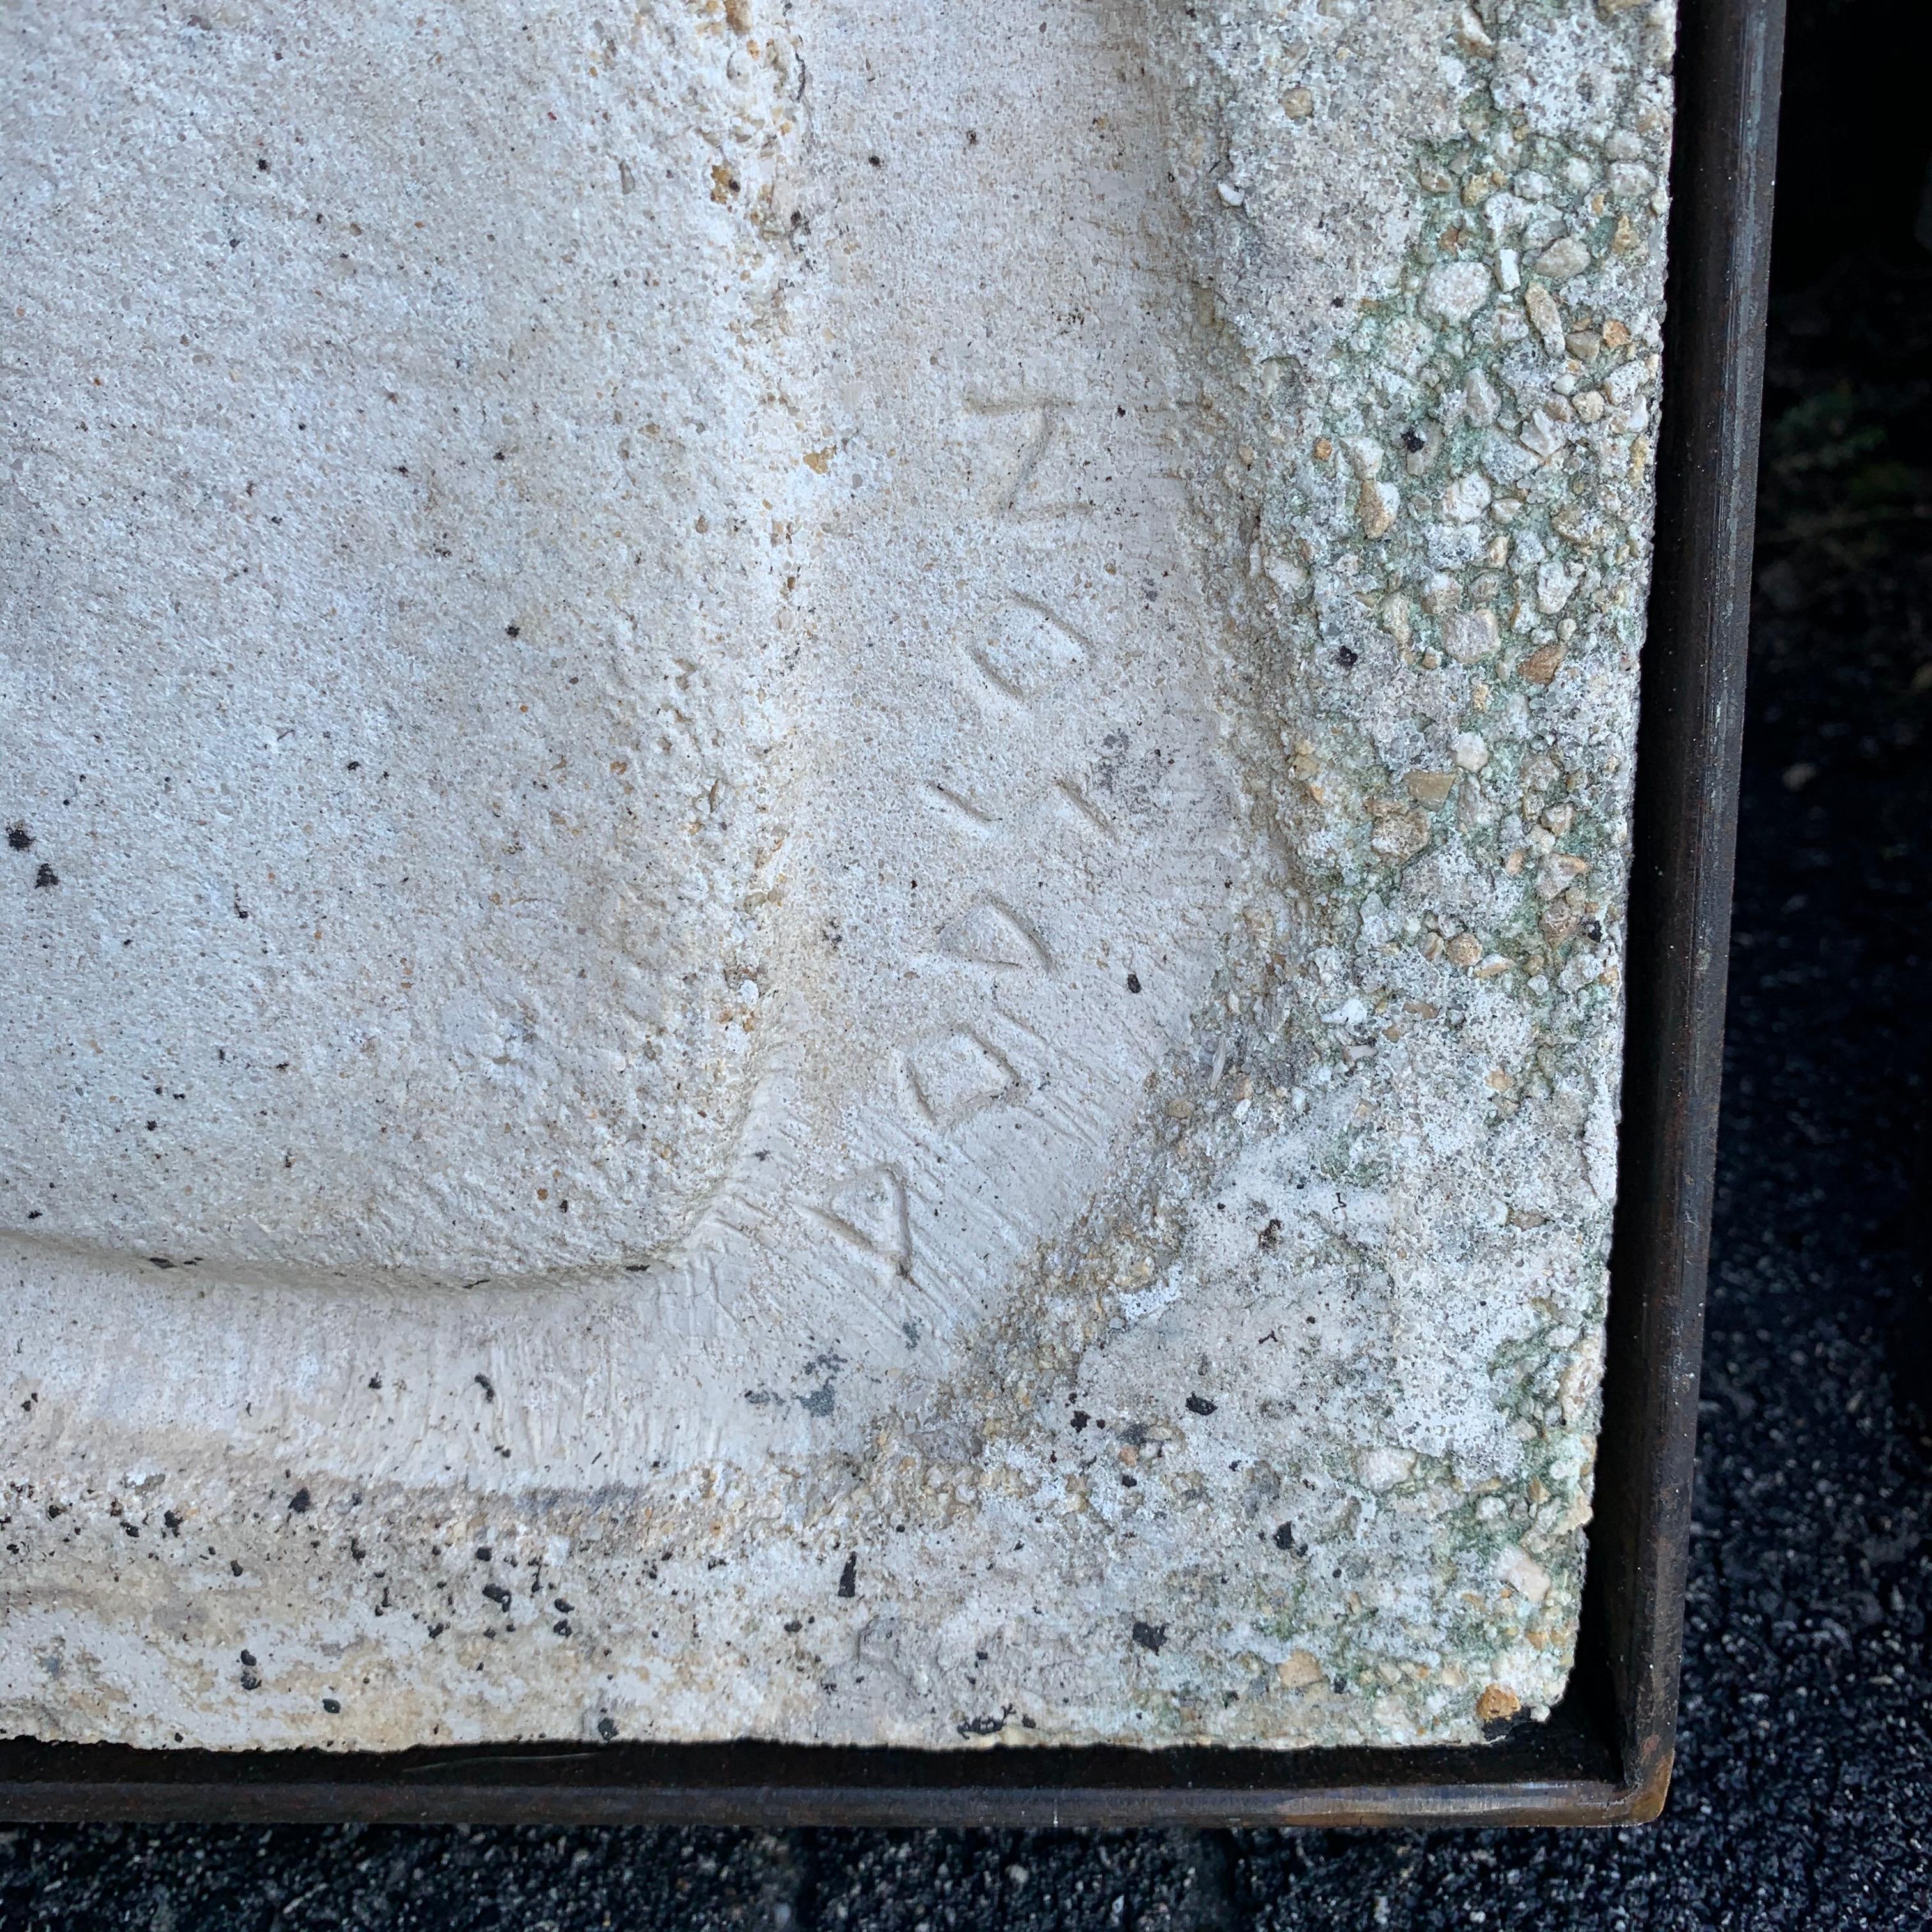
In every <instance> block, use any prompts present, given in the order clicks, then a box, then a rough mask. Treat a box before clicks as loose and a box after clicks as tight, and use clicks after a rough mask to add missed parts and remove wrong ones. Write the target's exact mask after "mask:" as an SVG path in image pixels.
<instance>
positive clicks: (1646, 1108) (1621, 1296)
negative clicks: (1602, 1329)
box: [1589, 0, 1784, 1816]
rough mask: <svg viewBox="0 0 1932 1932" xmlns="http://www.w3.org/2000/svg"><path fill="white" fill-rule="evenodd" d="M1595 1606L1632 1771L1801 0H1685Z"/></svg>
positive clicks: (1685, 1512)
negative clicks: (1790, 66) (1783, 140)
mask: <svg viewBox="0 0 1932 1932" xmlns="http://www.w3.org/2000/svg"><path fill="white" fill-rule="evenodd" d="M1681 26H1682V38H1681V40H1680V44H1679V68H1678V78H1679V110H1678V136H1677V148H1676V160H1675V162H1674V164H1673V178H1672V189H1673V218H1672V223H1671V230H1670V283H1669V288H1668V297H1667V305H1666V311H1665V312H1666V318H1667V320H1666V323H1665V343H1664V358H1665V369H1664V416H1663V421H1662V423H1661V429H1660V435H1659V447H1658V505H1657V517H1658V523H1657V527H1658V537H1659V541H1658V545H1657V547H1656V553H1655V555H1656V568H1655V574H1654V577H1653V583H1652V598H1651V604H1650V610H1649V627H1648V632H1647V637H1646V646H1645V653H1646V655H1645V664H1644V676H1643V694H1642V700H1641V713H1640V721H1639V725H1638V737H1637V798H1636V803H1635V811H1634V852H1635V855H1636V865H1635V868H1634V871H1633V874H1632V879H1631V905H1630V950H1629V954H1628V962H1627V975H1628V980H1627V983H1628V988H1629V1004H1628V1031H1627V1034H1626V1043H1625V1076H1624V1100H1625V1127H1624V1131H1623V1135H1622V1147H1621V1148H1620V1159H1621V1161H1622V1178H1621V1184H1620V1192H1619V1211H1618V1217H1617V1228H1616V1238H1615V1241H1614V1244H1613V1252H1612V1261H1611V1272H1612V1279H1613V1283H1614V1284H1615V1286H1614V1289H1613V1294H1612V1297H1611V1302H1610V1321H1609V1332H1608V1335H1607V1358H1606V1367H1605V1378H1604V1394H1605V1415H1606V1418H1607V1419H1608V1418H1610V1417H1611V1416H1613V1415H1614V1416H1616V1417H1617V1418H1619V1426H1618V1427H1616V1428H1615V1429H1608V1428H1607V1429H1606V1430H1605V1431H1604V1434H1603V1436H1602V1439H1601V1452H1600V1461H1599V1467H1598V1487H1597V1498H1598V1514H1597V1523H1596V1526H1595V1528H1594V1529H1593V1530H1592V1547H1591V1559H1592V1563H1591V1569H1592V1574H1591V1576H1590V1579H1589V1585H1590V1589H1591V1592H1592V1598H1593V1599H1594V1601H1593V1603H1592V1606H1591V1609H1590V1612H1589V1614H1590V1615H1591V1616H1592V1620H1593V1621H1594V1622H1595V1623H1596V1625H1597V1626H1598V1628H1599V1629H1600V1631H1601V1633H1602V1634H1603V1637H1604V1643H1605V1646H1606V1649H1607V1662H1608V1665H1609V1668H1610V1674H1611V1678H1612V1681H1613V1685H1614V1686H1615V1690H1616V1704H1617V1710H1618V1718H1619V1732H1620V1736H1619V1745H1620V1748H1621V1751H1622V1757H1623V1760H1624V1763H1625V1781H1626V1783H1627V1784H1628V1785H1629V1786H1630V1787H1631V1788H1632V1790H1634V1791H1640V1792H1643V1793H1646V1798H1645V1799H1644V1805H1645V1808H1646V1809H1647V1811H1648V1815H1650V1816H1655V1814H1656V1811H1658V1810H1659V1809H1661V1807H1662V1804H1663V1802H1664V1793H1665V1791H1666V1790H1667V1786H1668V1783H1669V1778H1670V1765H1671V1761H1672V1759H1673V1755H1674V1752H1675V1748H1676V1723H1677V1685H1678V1675H1679V1664H1680V1662H1681V1658H1682V1647H1683V1603H1684V1589H1685V1575H1686V1569H1687V1565H1688V1551H1689V1543H1690V1526H1691V1502H1692V1490H1693V1483H1694V1474H1695V1463H1696V1451H1697V1389H1698V1380H1699V1373H1700V1364H1701V1358H1702V1354H1703V1319H1704V1295H1705V1282H1706V1273H1707V1269H1708V1265H1709V1256H1710V1240H1711V1208H1712V1190H1713V1184H1714V1180H1715V1168H1716V1155H1717V1140H1718V1107H1719V1101H1720V1097H1721V1087H1722V1080H1723V1061H1724V1004H1725V994H1726V981H1727V962H1728V955H1729V950H1730V905H1731V891H1732V880H1733V862H1734V859H1735V854H1736V834H1737V814H1738V783H1739V757H1740V751H1741V748H1742V739H1743V726H1744V699H1745V665H1746V658H1747V652H1748V643H1749V625H1750V590H1751V539H1752V535H1753V530H1754V520H1755V518H1754V509H1755V502H1756V492H1757V444H1758V431H1759V419H1760V410H1761V404H1762V394H1763V372H1764V331H1765V320H1766V302H1767V299H1768V293H1769V281H1770V264H1771V233H1772V189H1773V185H1774V177H1775V160H1776V142H1777V133H1778V83H1779V80H1780V77H1781V68H1782V56H1783V48H1784V0H1685V4H1684V5H1683V7H1682V14H1681Z"/></svg>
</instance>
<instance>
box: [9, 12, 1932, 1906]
mask: <svg viewBox="0 0 1932 1932" xmlns="http://www.w3.org/2000/svg"><path fill="white" fill-rule="evenodd" d="M1928 40H1932V9H1928V8H1927V7H1925V6H1924V4H1923V0H1802V4H1799V5H1798V6H1797V7H1796V13H1795V16H1794V20H1793V46H1792V56H1793V58H1792V61H1791V65H1790V82H1789V83H1788V85H1787V103H1786V124H1785V141H1784V165H1783V170H1782V172H1783V181H1782V184H1781V195H1782V199H1781V216H1780V222H1781V226H1780V233H1779V250H1780V279H1781V283H1782V284H1784V285H1785V293H1783V294H1781V296H1780V298H1779V300H1778V305H1777V313H1776V317H1775V326H1774V332H1773V341H1772V380H1771V390H1770V394H1769V398H1768V404H1767V412H1766V466H1765V491H1764V501H1763V513H1762V525H1761V542H1760V570H1759V583H1760V600H1759V613H1758V625H1757V636H1756V640H1755V645H1754V652H1755V658H1754V684H1753V690H1752V700H1751V718H1750V728H1749V735H1748V741H1747V748H1746V767H1747V769H1746V775H1745V821H1744V834H1743V843H1742V850H1741V855H1740V870H1739V897H1738V907H1737V934H1736V950H1735V952H1734V954H1733V965H1732V989H1733V994H1732V1000H1733V1004H1732V1024H1731V1037H1730V1084H1729V1088H1728V1091H1727V1098H1726V1117H1725V1127H1724V1143H1723V1148H1722V1153H1721V1175H1720V1200H1719V1225H1718V1241H1717V1249H1716V1259H1715V1267H1714V1270H1713V1274H1712V1298H1711V1309H1710V1319H1709V1345H1708V1349H1707V1352H1706V1369H1705V1396H1706V1400H1705V1402H1704V1404H1703V1442H1702V1447H1701V1450H1700V1479H1699V1493H1698V1502H1697V1533H1696V1541H1695V1544H1694V1552H1693V1559H1692V1565H1691V1596H1690V1604H1689V1615H1688V1628H1687V1631H1686V1642H1687V1651H1686V1657H1685V1700H1684V1736H1683V1741H1682V1752H1681V1754H1680V1757H1679V1773H1678V1778H1677V1782H1676V1788H1675V1790H1673V1793H1672V1796H1671V1801H1670V1809H1669V1811H1668V1812H1667V1814H1666V1816H1665V1817H1664V1820H1663V1821H1662V1822H1661V1823H1659V1824H1658V1825H1656V1826H1652V1827H1649V1828H1648V1829H1638V1830H1631V1831H1621V1832H1604V1833H1582V1832H1571V1833H1558V1832H1520V1833H1514V1834H1505V1833H1499V1832H1433V1833H1427V1834H1394V1833H1381V1834H1377V1833H1349V1832H1316V1833H1298V1834H1290V1833H1259V1832H1256V1833H1236V1834H1221V1833H1215V1834H1208V1835H1192V1834H1184V1833H1164V1832H1145V1833H1135V1834H1123V1835H1088V1836H1080V1835H1070V1834H1061V1835H1028V1834H1020V1833H998V1832H794V1833H787V1834H782V1835H765V1834H760V1833H756V1832H712V1831H703V1832H700V1831H662V1832H658V1831H643V1830H640V1831H546V1830H541V1829H526V1830H481V1829H476V1830H468V1829H440V1830H428V1831H415V1830H406V1829H389V1828H383V1829H359V1828H354V1827H349V1828H343V1829H275V1830H262V1829H240V1828H233V1827H229V1828H220V1827H217V1828H208V1827H188V1826H176V1827H161V1828H145V1827H144V1828H138V1829H137V1828H133V1827H116V1826H96V1827H90V1828H71V1827H61V1828H48V1829H31V1828H29V1829H15V1830H12V1831H8V1832H0V1932H14V1928H20V1929H21V1932H26V1928H35V1932H40V1928H47V1932H52V1928H55V1927H61V1928H65V1927H95V1926H101V1927H108V1926H114V1927H130V1928H136V1932H204V1928H205V1932H271V1928H275V1929H276V1932H304V1928H311V1927H314V1928H329V1927H338V1926H345V1925H346V1926H355V1927H395V1928H398V1932H407V1928H414V1927H425V1928H427V1927H436V1928H439V1932H440V1928H449V1932H466V1928H472V1927H473V1928H477V1932H484V1928H487V1932H496V1928H499V1927H500V1928H511V1927H516V1928H520V1932H592V1928H603V1927H613V1928H618V1932H645V1928H654V1927H667V1928H670V1927H675V1928H678V1932H700V1928H707V1927H727V1926H743V1927H799V1928H801V1932H817V1928H820V1927H850V1928H852V1932H947V1928H952V1927H974V1928H977V1927H1013V1928H1015V1932H1022V1928H1026V1927H1043V1928H1051V1932H1085V1928H1088V1927H1093V1928H1109V1932H1111V1928H1115V1927H1253V1928H1256V1932H1291V1928H1300V1927H1357V1926H1361V1927H1380V1926H1389V1927H1397V1928H1407V1929H1412V1932H1424V1928H1430V1932H1433V1928H1437V1927H1451V1926H1481V1927H1485V1928H1489V1927H1536V1928H1539V1932H1547V1929H1548V1928H1559V1927H1560V1928H1577V1932H1585V1928H1598V1927H1601V1928H1606V1932H1608V1929H1609V1928H1621V1927H1629V1928H1633V1932H1647V1928H1652V1927H1655V1928H1658V1932H1677V1928H1694V1927H1739V1928H1744V1929H1745V1932H1756V1928H1759V1927H1794V1928H1798V1927H1802V1928H1805V1932H1826V1928H1835V1927H1846V1928H1873V1932H1897V1928H1903V1927H1918V1926H1926V1925H1932V1708H1928V1707H1929V1706H1932V1660H1928V1658H1927V1612H1928V1610H1932V1539H1928V1538H1927V1517H1928V1514H1932V1496H1929V1495H1928V1490H1927V1468H1928V1463H1932V1435H1928V1424H1927V1418H1926V1415H1925V1413H1924V1403H1925V1401H1926V1400H1927V1395H1928V1392H1932V1313H1928V1309H1927V1295H1926V1280H1927V1274H1926V1258H1927V1251H1928V1248H1932V1135H1928V1126H1927V1086H1928V1080H1932V994H1928V983H1927V968H1928V965H1932V762H1928V760H1927V756H1926V741H1927V733H1928V730H1932V255H1928V254H1926V253H1925V252H1924V250H1923V249H1921V248H1918V247H1917V246H1915V245H1914V244H1913V243H1912V241H1911V239H1910V237H1911V231H1912V224H1913V220H1914V217H1915V215H1916V214H1917V213H1918V199H1919V193H1920V182H1921V180H1922V179H1923V178H1924V167H1925V159H1926V157H1925V149H1926V147H1927V144H1928V141H1932V133H1929V132H1928V130H1932V116H1928V115H1927V114H1926V113H1925V112H1924V101H1923V100H1922V98H1920V97H1919V95H1918V89H1920V88H1921V87H1922V84H1923V81H1924V76H1925V74H1927V72H1928V71H1932V58H1928V55H1932V46H1928V44H1927V43H1928ZM1915 1397H1916V1398H1917V1401H1918V1406H1914V1398H1915Z"/></svg>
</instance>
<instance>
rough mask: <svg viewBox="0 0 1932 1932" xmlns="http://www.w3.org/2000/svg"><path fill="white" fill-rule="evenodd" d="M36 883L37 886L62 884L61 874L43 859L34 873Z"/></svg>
mask: <svg viewBox="0 0 1932 1932" xmlns="http://www.w3.org/2000/svg"><path fill="white" fill-rule="evenodd" d="M59 883H60V874H59V873H58V872H57V871H55V870H54V868H52V866H51V865H49V864H48V863H47V862H46V860H45V859H43V860H42V861H41V862H40V867H39V869H38V870H37V871H35V873H34V884H35V885H37V886H57V885H58V884H59Z"/></svg>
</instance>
